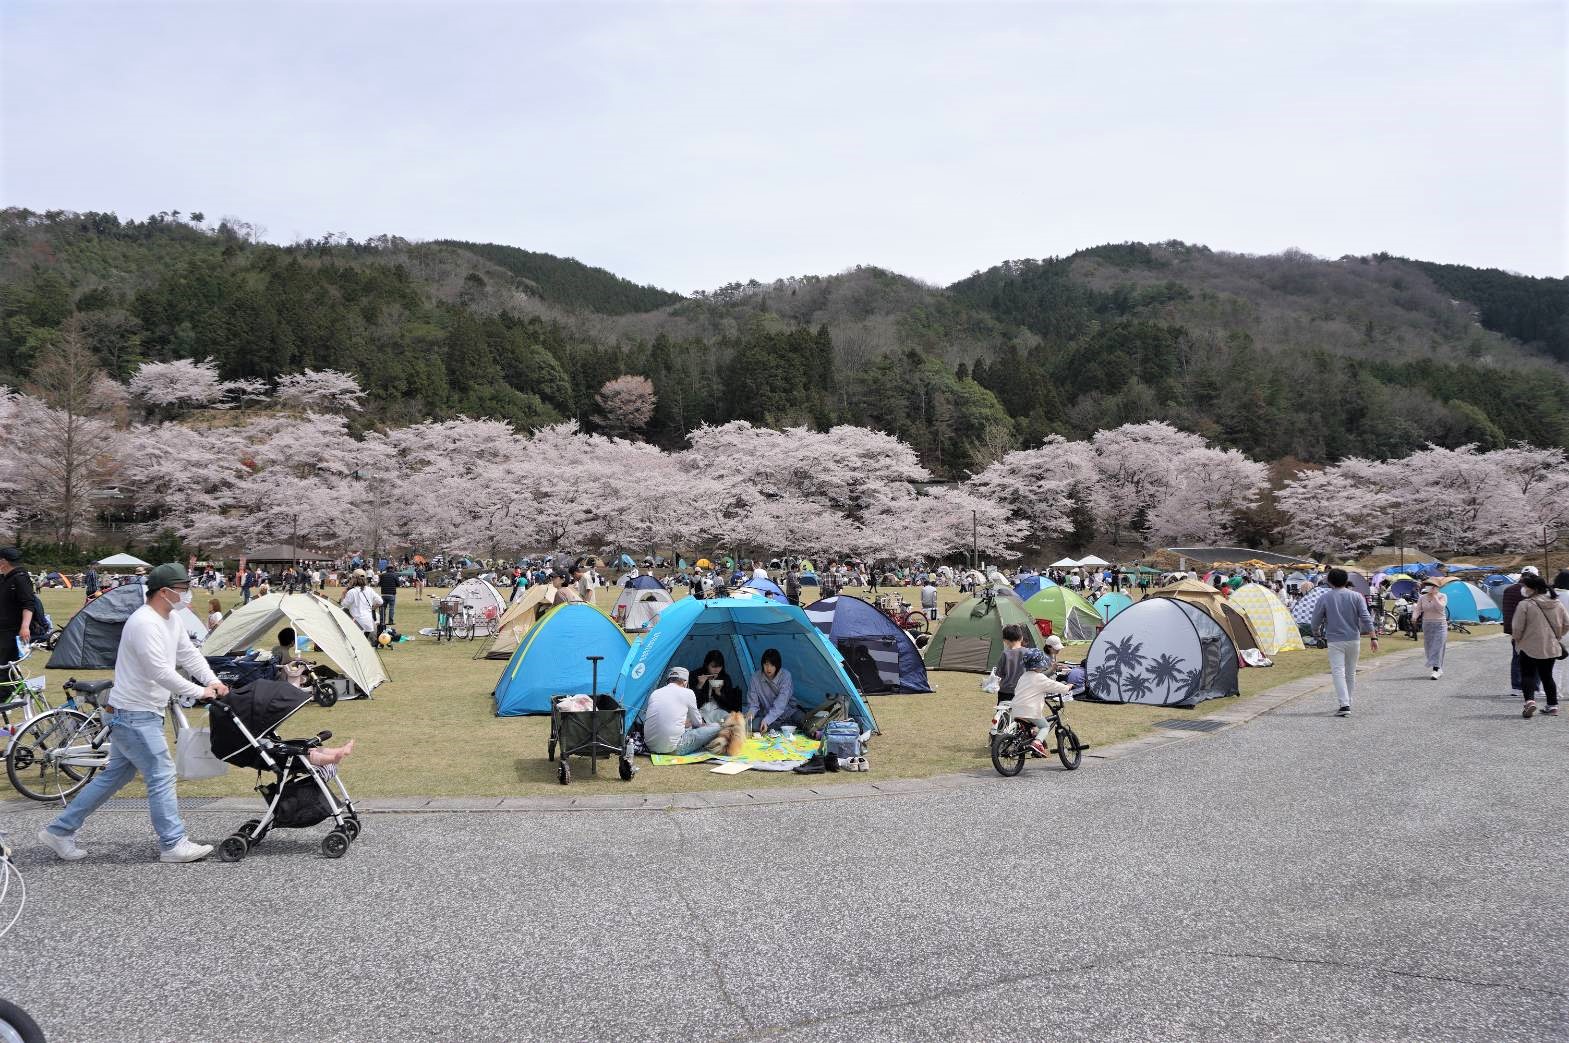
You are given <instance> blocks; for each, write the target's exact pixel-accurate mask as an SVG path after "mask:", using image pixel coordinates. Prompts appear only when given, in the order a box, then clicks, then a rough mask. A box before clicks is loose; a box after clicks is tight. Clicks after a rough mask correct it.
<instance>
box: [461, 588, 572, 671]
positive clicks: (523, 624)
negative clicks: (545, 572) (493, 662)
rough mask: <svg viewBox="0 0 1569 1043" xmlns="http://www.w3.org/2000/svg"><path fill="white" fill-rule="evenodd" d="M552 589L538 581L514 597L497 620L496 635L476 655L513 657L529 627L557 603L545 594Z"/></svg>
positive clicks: (497, 657) (495, 657)
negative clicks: (551, 602) (549, 600)
mask: <svg viewBox="0 0 1569 1043" xmlns="http://www.w3.org/2000/svg"><path fill="white" fill-rule="evenodd" d="M551 589H552V588H551V586H550V584H548V583H536V584H534V585H533V586H531V587H529V588H527V589H526V590H524V591H523V593H521V594H519V595H518V596H517V597H515V598H513V599H512V603H511V604H510V605H508V606H507V610H506V611H505V612H503V613H501V618H500V619H498V620H497V621H496V635H495V636H494V637H492V638H491V639H490V640H489V641H488V642H486V644H485V646H484V647H483V648H481V649H480V651H479V654H478V655H477V656H475V658H476V659H478V658H484V659H511V658H512V653H513V652H515V651H517V647H518V645H519V644H520V643H521V642H522V640H523V635H524V634H525V633H527V632H528V629H529V627H531V626H533V625H534V624H535V623H536V622H537V621H538V620H539V619H540V618H541V617H543V616H544V614H545V613H546V612H548V611H550V610H551V609H552V608H554V607H555V606H554V605H551V604H549V603H547V601H546V600H545V595H547V594H549V593H550V591H551Z"/></svg>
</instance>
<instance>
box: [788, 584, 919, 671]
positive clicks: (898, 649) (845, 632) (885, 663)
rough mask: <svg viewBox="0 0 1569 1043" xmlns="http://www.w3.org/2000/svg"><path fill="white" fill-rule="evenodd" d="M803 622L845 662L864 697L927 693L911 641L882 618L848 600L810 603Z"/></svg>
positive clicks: (859, 602) (861, 603) (843, 597)
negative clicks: (836, 651) (820, 634)
mask: <svg viewBox="0 0 1569 1043" xmlns="http://www.w3.org/2000/svg"><path fill="white" fill-rule="evenodd" d="M806 618H807V619H809V620H811V621H812V625H813V626H815V627H817V629H818V630H820V631H822V632H823V633H824V634H825V635H827V637H828V640H830V641H832V642H833V644H834V647H835V648H837V649H838V650H839V654H840V655H842V656H844V665H845V672H846V673H848V674H849V675H850V676H851V677H852V678H854V680H855V683H856V685H857V687H859V688H860V689H861V691H862V692H865V693H866V694H868V695H874V694H876V695H880V694H890V693H909V692H930V691H931V690H932V683H931V681H930V680H928V679H927V677H926V664H925V663H924V662H922V661H921V653H920V650H919V649H917V648H916V647H915V642H914V641H912V640H910V635H909V634H906V633H905V632H904V631H903V630H900V629H899V627H898V626H896V625H895V624H894V621H893V620H891V619H889V618H888V617H887V616H885V615H884V614H883V613H881V612H879V611H878V610H877V609H876V608H874V607H873V606H871V605H869V604H867V603H866V602H865V601H862V600H861V599H860V598H856V597H851V596H850V595H848V594H840V595H839V596H838V597H833V598H823V599H821V600H819V601H814V602H812V604H811V605H810V606H808V607H807V609H806Z"/></svg>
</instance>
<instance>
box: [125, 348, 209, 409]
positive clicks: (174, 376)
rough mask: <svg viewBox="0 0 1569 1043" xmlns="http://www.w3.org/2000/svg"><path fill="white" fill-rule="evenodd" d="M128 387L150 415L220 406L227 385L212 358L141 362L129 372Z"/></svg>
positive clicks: (133, 396)
mask: <svg viewBox="0 0 1569 1043" xmlns="http://www.w3.org/2000/svg"><path fill="white" fill-rule="evenodd" d="M127 387H128V390H129V391H130V394H131V397H132V398H134V399H135V400H136V401H137V402H139V403H141V405H142V407H143V408H144V409H146V410H147V412H148V413H149V414H152V415H159V414H165V415H168V414H174V413H178V412H180V411H181V410H183V409H190V408H196V407H206V406H220V407H221V406H222V405H223V400H224V398H225V397H226V396H227V395H228V393H229V388H228V386H227V385H225V384H224V383H223V381H221V380H219V379H218V364H217V363H216V362H214V361H212V360H211V359H202V360H201V361H199V362H193V361H191V360H190V359H176V360H175V361H173V362H144V363H142V364H141V365H140V366H138V367H137V368H136V372H135V373H133V374H131V379H130V382H129V384H128V385H127Z"/></svg>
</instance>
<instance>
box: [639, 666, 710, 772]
mask: <svg viewBox="0 0 1569 1043" xmlns="http://www.w3.org/2000/svg"><path fill="white" fill-rule="evenodd" d="M687 680H688V675H687V670H686V667H684V666H672V667H671V668H670V670H669V671H668V672H667V673H666V674H665V683H664V685H663V686H661V687H659V688H656V689H654V690H653V692H651V693H650V694H649V696H648V705H647V706H645V707H643V741H644V742H645V743H647V744H648V748H649V750H650V751H651V752H653V753H668V754H674V755H675V756H677V757H684V756H686V755H687V754H689V753H696V752H697V751H698V750H700V749H702V748H703V747H705V746H707V745H708V744H709V743H711V742H713V741H714V740H716V739H717V738H718V737H719V730H720V726H719V725H717V724H706V723H704V721H703V715H702V714H700V713H698V711H697V700H696V698H695V697H694V696H693V695H692V690H691V689H690V688H689V687H687Z"/></svg>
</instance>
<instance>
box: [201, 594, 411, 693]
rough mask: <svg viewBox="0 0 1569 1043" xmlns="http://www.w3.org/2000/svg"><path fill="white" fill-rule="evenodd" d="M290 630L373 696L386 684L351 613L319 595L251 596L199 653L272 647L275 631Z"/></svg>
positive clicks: (384, 671) (373, 651) (377, 660)
mask: <svg viewBox="0 0 1569 1043" xmlns="http://www.w3.org/2000/svg"><path fill="white" fill-rule="evenodd" d="M282 627H292V628H293V630H294V632H295V634H296V635H297V636H299V637H308V638H310V639H311V642H312V643H313V644H315V646H316V648H317V650H318V651H320V652H321V654H322V655H324V656H326V657H327V659H328V660H330V661H331V663H332V665H333V666H335V667H337V669H338V671H339V672H340V673H342V674H343V676H344V677H347V678H348V679H349V680H350V681H353V682H354V684H355V685H356V686H357V687H359V689H360V690H361V691H364V692H367V693H369V692H371V691H374V690H375V689H376V686H378V685H380V684H382V683H384V682H385V681H387V680H388V678H387V669H386V667H384V666H383V665H382V662H381V657H380V656H378V655H377V654H376V649H375V648H374V647H373V646H372V645H371V643H370V641H369V640H367V639H366V637H365V633H364V631H362V630H361V629H360V628H359V627H358V626H357V625H356V624H355V622H354V620H352V619H350V618H349V614H348V613H347V612H345V611H343V609H341V608H339V607H338V606H337V605H334V604H333V603H332V602H331V601H328V600H327V599H326V598H324V597H322V596H321V595H320V594H268V595H266V596H265V597H259V598H252V599H251V601H250V603H249V604H245V605H241V606H240V607H239V608H237V609H235V610H234V611H233V612H230V613H229V615H228V618H226V619H225V620H224V621H223V622H222V623H219V624H218V626H217V627H216V628H215V629H214V630H213V632H212V633H211V634H209V635H208V636H207V640H206V641H203V642H202V654H203V655H210V656H218V655H228V654H229V653H231V652H233V651H234V650H235V649H245V648H265V647H271V646H272V643H273V641H274V640H275V638H276V636H277V633H278V630H279V629H280V628H282Z"/></svg>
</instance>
